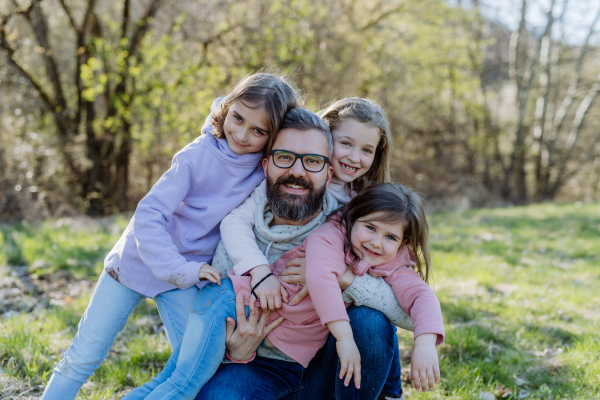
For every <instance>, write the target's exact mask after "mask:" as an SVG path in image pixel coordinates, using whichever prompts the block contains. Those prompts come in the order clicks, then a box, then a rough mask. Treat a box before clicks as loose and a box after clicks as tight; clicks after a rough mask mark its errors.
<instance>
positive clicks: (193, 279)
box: [42, 73, 299, 400]
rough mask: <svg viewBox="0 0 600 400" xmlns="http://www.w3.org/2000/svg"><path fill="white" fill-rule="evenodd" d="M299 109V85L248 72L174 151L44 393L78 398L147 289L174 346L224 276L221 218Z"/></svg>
mask: <svg viewBox="0 0 600 400" xmlns="http://www.w3.org/2000/svg"><path fill="white" fill-rule="evenodd" d="M297 107H299V104H298V97H297V94H296V91H295V90H294V88H293V87H292V86H291V85H290V84H289V83H288V82H287V81H286V80H285V79H283V78H281V77H278V76H275V75H272V74H265V73H258V74H253V75H249V76H247V77H246V78H245V79H244V80H242V81H241V82H240V83H239V84H238V85H237V86H236V87H235V88H234V89H233V90H232V91H231V92H230V93H229V95H227V97H225V98H223V99H219V100H217V101H216V102H215V103H214V104H213V107H212V109H211V115H210V116H209V117H208V118H209V119H207V121H206V123H205V125H204V126H203V127H202V130H201V133H202V134H201V136H200V137H198V138H197V139H196V140H194V141H193V142H192V143H190V144H189V145H187V146H186V147H185V148H184V149H183V150H181V151H180V152H179V153H177V154H176V155H175V157H174V158H173V162H172V164H171V168H170V169H169V170H168V171H167V172H166V173H165V174H164V175H163V176H162V177H161V178H160V179H159V180H158V182H156V184H155V185H154V186H153V187H152V189H151V190H150V192H149V193H148V194H147V195H146V197H144V198H143V199H142V200H141V201H140V203H139V204H138V207H137V209H136V211H135V214H134V216H133V218H132V219H131V221H130V222H129V225H128V226H127V228H126V229H125V232H124V233H123V235H122V236H121V238H120V239H119V241H118V242H117V244H116V245H115V246H114V248H113V249H112V251H111V252H110V253H109V254H108V256H107V257H106V259H105V261H104V271H103V272H102V274H101V275H100V278H99V280H98V283H97V285H96V289H95V290H94V294H93V295H92V298H91V300H90V304H89V305H88V308H87V309H86V311H85V313H84V314H83V316H82V318H81V321H80V322H79V327H78V332H77V334H76V336H75V338H74V339H73V342H72V344H71V346H70V347H69V349H68V350H67V351H66V352H65V354H64V356H63V358H62V360H61V361H60V362H59V364H58V366H57V367H56V368H55V369H54V373H53V374H52V377H51V378H50V381H49V382H48V385H47V386H46V390H45V391H44V395H43V397H42V399H44V400H51V399H52V400H54V399H59V400H67V399H74V398H75V397H76V396H77V393H78V392H79V389H80V388H81V386H82V385H83V383H85V382H86V380H87V379H88V377H89V376H90V375H92V374H93V373H94V371H95V370H96V369H97V368H98V367H99V366H100V364H101V363H102V361H103V360H104V358H106V356H107V355H108V352H109V350H110V348H111V346H112V344H113V342H114V340H115V338H116V336H117V334H118V333H119V332H120V331H121V330H122V329H123V328H124V326H125V324H126V322H127V319H128V318H129V315H131V313H132V312H133V310H134V309H135V308H136V307H137V305H138V304H139V302H140V301H141V300H142V299H144V298H146V297H151V298H153V299H154V300H155V301H156V303H157V306H158V310H159V313H160V316H161V319H162V321H163V323H164V326H165V328H166V330H167V335H168V338H169V342H170V344H171V347H173V348H174V347H175V346H176V345H177V343H178V342H179V341H180V340H181V338H182V336H183V332H184V330H185V327H186V324H187V318H188V315H189V310H190V306H191V304H192V301H193V299H194V297H195V295H196V293H197V292H198V289H199V288H202V287H203V286H204V285H205V284H206V283H208V281H211V282H220V272H219V271H217V270H216V269H215V268H213V267H211V266H210V265H209V264H208V263H210V262H211V260H212V258H213V255H214V252H215V248H216V246H217V243H218V242H219V240H220V232H219V225H220V222H221V220H222V219H223V217H225V216H226V215H227V214H228V213H229V212H230V211H231V210H233V209H234V208H235V207H237V206H238V205H239V204H240V203H242V202H243V201H244V200H245V199H246V197H248V195H249V194H250V193H251V192H252V190H254V188H255V187H256V186H258V184H259V183H260V182H261V181H262V180H263V179H264V174H263V171H262V169H261V168H259V164H260V161H261V160H262V158H263V157H264V155H263V150H264V149H265V148H268V146H267V145H268V143H269V142H270V141H272V140H274V138H275V136H276V134H277V132H278V131H279V126H280V124H281V122H282V120H283V117H284V115H285V113H286V112H287V111H289V110H291V109H293V108H297ZM213 127H214V129H213Z"/></svg>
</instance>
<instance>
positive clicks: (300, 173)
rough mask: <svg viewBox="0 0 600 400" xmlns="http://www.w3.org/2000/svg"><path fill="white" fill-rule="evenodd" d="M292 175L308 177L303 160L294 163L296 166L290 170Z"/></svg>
mask: <svg viewBox="0 0 600 400" xmlns="http://www.w3.org/2000/svg"><path fill="white" fill-rule="evenodd" d="M289 173H290V175H294V176H305V175H306V171H305V170H304V167H303V166H302V160H301V159H299V158H297V159H296V162H295V163H294V165H292V168H290V170H289Z"/></svg>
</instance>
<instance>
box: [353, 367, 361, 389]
mask: <svg viewBox="0 0 600 400" xmlns="http://www.w3.org/2000/svg"><path fill="white" fill-rule="evenodd" d="M354 386H356V388H357V389H360V364H357V365H356V366H355V367H354Z"/></svg>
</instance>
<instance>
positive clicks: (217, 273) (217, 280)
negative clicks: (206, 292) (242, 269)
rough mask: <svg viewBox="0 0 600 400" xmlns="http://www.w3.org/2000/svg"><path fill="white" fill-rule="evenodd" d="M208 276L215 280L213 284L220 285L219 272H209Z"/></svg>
mask: <svg viewBox="0 0 600 400" xmlns="http://www.w3.org/2000/svg"><path fill="white" fill-rule="evenodd" d="M210 274H211V275H212V276H213V277H214V278H215V281H214V282H215V283H216V284H217V285H219V286H220V285H221V273H220V272H219V271H216V270H215V271H210Z"/></svg>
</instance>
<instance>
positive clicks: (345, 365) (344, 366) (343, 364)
mask: <svg viewBox="0 0 600 400" xmlns="http://www.w3.org/2000/svg"><path fill="white" fill-rule="evenodd" d="M347 369H348V363H347V362H342V360H340V379H343V378H344V375H346V370H347Z"/></svg>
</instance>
